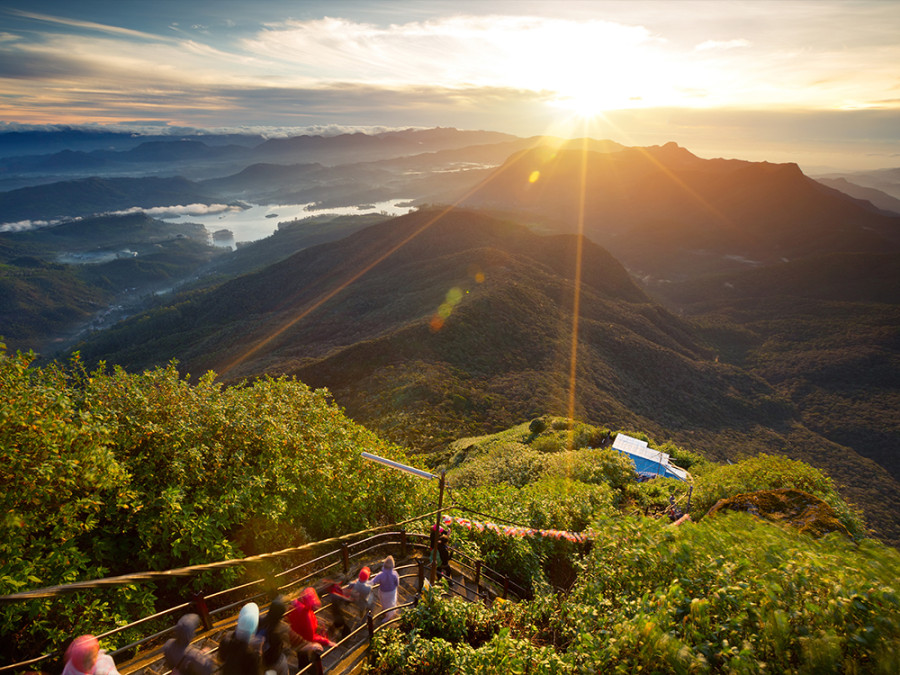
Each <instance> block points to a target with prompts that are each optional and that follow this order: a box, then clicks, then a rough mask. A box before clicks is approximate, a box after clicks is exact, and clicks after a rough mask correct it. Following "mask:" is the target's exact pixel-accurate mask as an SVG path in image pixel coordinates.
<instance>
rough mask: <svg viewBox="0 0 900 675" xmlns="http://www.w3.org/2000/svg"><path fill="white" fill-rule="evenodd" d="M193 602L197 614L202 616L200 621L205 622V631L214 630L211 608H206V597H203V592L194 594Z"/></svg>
mask: <svg viewBox="0 0 900 675" xmlns="http://www.w3.org/2000/svg"><path fill="white" fill-rule="evenodd" d="M192 602H193V603H194V609H195V610H197V614H198V615H199V616H200V621H202V622H203V630H212V621H210V618H209V608H208V607H207V606H206V596H205V595H203V591H197V592H196V593H194V597H193V600H192Z"/></svg>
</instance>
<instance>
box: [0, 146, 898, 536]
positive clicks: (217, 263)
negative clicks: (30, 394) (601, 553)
mask: <svg viewBox="0 0 900 675" xmlns="http://www.w3.org/2000/svg"><path fill="white" fill-rule="evenodd" d="M201 140H202V139H199V140H198V139H189V140H187V141H185V142H184V145H182V146H181V147H178V148H167V147H165V145H166V144H165V143H163V144H162V145H156V143H158V142H159V139H154V141H153V144H151V145H148V146H140V145H134V146H131V147H130V148H123V149H121V150H116V151H109V152H114V153H118V154H111V155H109V154H106V155H105V154H103V153H102V152H100V151H99V150H97V149H95V150H87V149H85V150H83V152H85V153H86V154H87V155H90V156H92V157H94V158H99V159H102V160H103V161H107V160H109V161H114V162H115V163H116V164H117V168H116V170H117V171H118V170H120V169H121V168H122V167H124V166H125V165H127V164H129V163H130V164H131V166H138V165H141V162H140V161H138V159H137V158H138V157H144V158H146V159H147V162H146V163H145V164H143V165H142V166H144V169H143V170H144V171H145V172H146V173H144V174H143V175H142V176H141V177H134V176H128V177H123V176H111V175H106V176H95V177H90V178H79V179H77V180H74V181H67V182H66V181H63V182H56V183H52V182H43V183H42V181H43V180H44V179H46V178H47V174H38V173H35V174H33V175H27V172H25V171H24V169H23V173H20V174H17V176H18V177H10V178H9V180H22V181H28V180H32V181H34V184H33V185H31V186H29V187H21V188H18V189H16V190H10V191H8V192H6V193H2V194H0V221H5V222H9V220H10V217H9V216H8V215H7V214H15V215H16V217H17V219H20V220H29V219H37V218H38V217H44V216H46V214H47V209H48V208H49V206H48V205H49V204H51V202H52V200H53V199H56V198H58V199H59V200H60V201H59V202H57V204H59V203H62V199H63V197H65V199H66V200H67V201H66V202H65V204H66V205H65V206H64V207H63V208H61V209H60V208H59V207H58V205H53V208H54V209H56V210H55V211H54V213H57V214H62V213H68V215H70V216H71V215H75V213H74V211H75V210H76V209H79V208H80V209H82V213H83V214H84V215H88V212H89V211H90V212H91V213H94V212H97V211H103V210H113V209H118V208H127V207H124V206H122V205H123V204H126V203H129V202H130V204H129V206H136V205H148V206H149V205H151V204H152V205H162V204H164V203H166V204H176V203H179V202H181V203H190V202H185V201H183V200H193V201H201V202H203V201H206V202H208V201H209V200H220V201H221V200H224V201H229V200H237V199H246V200H248V201H252V200H256V199H259V200H261V201H265V200H269V201H271V202H273V203H277V201H278V200H284V199H294V200H297V202H298V203H305V202H306V201H317V202H318V201H321V202H325V203H328V202H331V203H336V204H337V203H341V204H354V203H360V202H361V201H367V202H368V201H376V200H378V199H380V198H382V197H385V196H388V195H389V196H390V197H392V198H400V197H403V198H409V199H410V200H411V201H414V202H416V203H417V204H419V205H420V208H418V209H417V210H416V211H414V212H412V213H410V214H408V215H406V216H401V217H399V218H393V219H387V218H386V217H380V218H373V219H371V220H367V221H361V220H353V219H349V220H348V219H345V220H340V221H339V220H334V221H321V222H319V223H318V224H317V225H316V226H315V227H313V228H306V227H305V226H304V225H302V224H301V223H297V224H295V225H292V226H290V227H285V229H284V232H281V231H279V232H278V233H277V234H276V235H275V236H274V237H272V238H271V240H262V241H260V242H256V243H254V244H250V245H248V246H246V247H243V248H241V249H240V250H238V251H236V252H234V253H231V254H225V253H221V252H219V253H218V254H216V255H213V253H214V252H212V251H210V252H208V253H205V254H203V255H204V256H206V257H205V259H204V260H203V261H202V262H201V261H200V260H199V258H198V259H197V260H196V261H195V264H193V266H191V265H186V266H184V267H183V268H182V269H181V274H180V279H181V281H180V283H183V284H184V285H183V286H182V292H180V293H179V294H178V295H175V296H168V295H164V296H160V297H158V298H156V299H154V300H153V302H151V303H149V304H148V309H147V311H145V312H143V313H139V314H137V315H136V316H133V317H131V318H129V319H126V320H125V321H123V322H121V323H119V324H118V325H116V326H114V327H111V328H105V329H104V330H101V331H98V332H96V333H95V334H93V335H91V336H90V338H89V339H87V340H85V341H83V342H82V343H81V344H80V345H79V346H78V347H77V348H78V349H79V350H80V353H81V355H82V358H84V359H85V360H87V361H88V362H98V361H100V360H104V361H106V362H107V363H108V364H119V365H122V366H124V367H126V368H129V369H141V368H146V367H150V366H153V365H157V364H162V363H165V362H167V361H169V360H170V359H177V360H178V361H179V364H180V366H179V367H180V368H181V369H182V370H183V371H184V372H190V373H192V374H193V375H195V376H197V375H200V374H201V373H202V372H204V371H205V370H207V369H213V370H215V371H216V372H218V373H219V376H220V379H221V380H222V381H223V382H228V383H237V382H239V381H241V380H242V379H243V378H255V377H260V376H263V375H281V374H287V375H294V376H297V377H299V378H300V379H301V380H303V381H304V382H306V383H307V384H309V385H311V386H314V387H327V388H328V389H329V390H330V392H331V394H332V396H333V397H334V399H335V400H336V401H337V402H338V403H339V405H341V406H342V407H344V408H345V409H346V411H347V412H348V414H349V415H350V416H351V417H353V418H354V419H356V420H358V421H360V422H363V423H364V424H366V425H367V426H370V427H371V428H373V429H376V430H377V431H379V432H380V433H381V434H382V435H384V436H386V437H388V438H390V439H392V440H396V441H398V442H401V443H403V444H404V445H406V446H407V447H408V448H410V449H411V451H413V452H419V453H421V454H422V457H423V461H425V462H429V463H433V464H438V463H439V462H440V461H441V459H442V457H443V456H444V453H445V452H446V448H447V447H448V444H449V442H450V441H452V440H454V439H455V438H458V437H460V436H463V435H475V434H482V433H489V432H492V431H497V430H499V429H505V428H508V427H511V426H513V425H515V424H518V423H521V422H522V421H524V420H528V419H530V418H533V417H535V416H539V415H543V414H548V413H550V414H559V415H570V414H571V415H574V416H575V417H577V418H579V419H586V420H590V421H592V422H595V423H600V424H604V425H607V426H609V427H612V428H616V427H617V428H621V429H625V430H634V431H645V432H646V433H648V434H650V435H652V436H653V437H655V438H658V439H663V438H668V439H671V440H672V441H674V442H676V443H678V444H680V445H683V446H684V447H686V448H690V449H696V450H700V451H702V452H703V453H704V454H707V455H709V456H711V457H714V458H717V459H728V458H732V459H733V458H739V457H742V456H746V455H749V454H754V453H758V452H769V453H784V454H788V455H790V456H793V457H796V458H799V459H803V460H805V461H808V462H810V463H812V464H814V465H816V466H819V467H822V468H824V469H825V470H827V471H828V472H829V473H830V474H831V475H832V476H833V477H834V478H835V480H836V481H837V482H838V483H839V484H840V486H841V487H842V489H843V490H844V492H845V494H846V495H847V496H849V497H850V499H851V500H853V501H855V502H856V503H858V504H860V505H861V506H862V507H863V508H864V509H865V511H866V515H867V516H868V518H869V521H870V523H871V524H872V525H873V527H874V528H875V530H876V532H877V534H878V535H879V536H882V537H883V538H885V539H886V540H887V541H890V542H894V543H896V542H900V518H898V516H897V514H898V513H900V483H898V478H900V461H898V457H897V454H896V449H897V440H898V438H900V428H898V424H897V421H896V410H897V409H898V408H900V359H898V354H900V349H898V348H900V310H898V303H897V300H898V298H897V288H898V287H900V285H898V283H897V281H898V279H897V276H898V272H897V270H898V269H900V267H898V265H897V262H898V256H900V216H898V215H893V214H892V213H891V212H890V210H889V209H885V208H884V206H883V205H882V206H876V205H874V204H873V203H871V202H870V201H867V200H865V199H860V198H858V197H854V196H851V195H849V194H847V193H846V192H842V191H840V190H836V189H833V188H830V187H827V186H825V185H823V184H822V183H819V182H817V181H815V180H813V179H811V178H809V177H808V176H806V175H804V174H803V173H802V172H801V171H800V169H799V168H798V167H797V166H796V165H793V164H769V163H757V162H746V161H741V160H724V159H701V158H699V157H697V156H695V155H693V154H692V153H690V152H689V151H688V150H686V149H684V148H681V147H679V146H677V145H675V144H674V143H670V144H667V145H663V146H653V147H648V148H628V147H625V146H621V145H618V144H616V143H612V142H608V141H583V140H574V141H569V142H561V141H558V140H554V139H541V138H537V139H516V138H514V137H510V136H507V135H503V134H499V135H496V134H495V135H491V134H483V133H481V132H472V133H468V132H457V131H456V130H442V129H439V130H432V131H431V132H429V133H426V132H425V131H408V132H396V133H393V134H387V135H384V136H383V137H380V138H368V137H367V138H360V137H359V135H355V134H349V135H346V136H345V137H332V138H330V139H327V138H302V139H279V140H278V141H277V142H276V141H275V140H272V141H265V142H262V141H260V142H256V143H248V144H246V145H241V144H239V143H237V142H233V141H234V139H231V141H232V142H222V143H217V144H215V147H213V144H211V143H210V144H207V143H205V142H203V143H201V144H200V145H198V142H199V141H201ZM0 145H2V139H0ZM201 145H203V146H206V147H205V148H204V147H201ZM95 152H96V153H97V154H94V153H95ZM103 152H107V151H103ZM217 153H218V154H219V159H220V160H223V162H224V163H221V162H220V163H216V162H217V161H218V160H215V155H216V154H217ZM229 153H233V156H230V157H228V158H227V160H226V159H225V157H224V156H225V155H228V154H229ZM0 154H2V153H0ZM239 155H244V156H243V157H242V158H240V159H237V157H238V156H239ZM68 157H69V158H71V156H68ZM178 157H180V158H181V159H177V158H178ZM65 158H66V156H57V157H56V160H63V159H65ZM111 158H112V159H111ZM150 158H159V159H150ZM162 158H168V159H162ZM173 158H175V159H173ZM186 158H187V159H186ZM45 159H46V157H45ZM56 160H54V161H56ZM214 160H215V161H214ZM233 160H234V163H232V162H233ZM15 161H17V162H20V164H19V166H20V168H21V167H24V166H27V164H28V161H32V160H28V161H25V160H22V158H21V157H20V158H19V159H16V160H15ZM34 161H37V160H34ZM167 161H175V164H171V165H169V166H173V167H174V166H176V165H177V166H180V167H182V168H184V167H187V168H188V169H189V171H187V172H186V173H188V174H190V175H189V177H181V178H172V177H169V178H164V177H162V176H158V175H153V174H154V172H158V171H159V170H160V168H161V167H164V166H166V162H167ZM22 162H24V163H22ZM344 162H348V163H344ZM12 165H13V163H12V160H10V162H9V163H8V164H7V165H6V166H12ZM35 166H36V164H35ZM85 181H87V182H85ZM23 190H32V192H24V191H23ZM142 191H143V197H142V199H143V200H144V201H143V202H142V203H141V202H138V201H136V200H137V199H138V198H139V197H141V195H142ZM79 193H80V196H81V197H83V199H82V200H81V202H79ZM67 195H68V196H67ZM4 199H5V200H6V201H2V200H4ZM29 203H30V206H29ZM282 203H287V202H282ZM428 203H431V204H434V203H447V204H455V206H452V207H451V206H434V205H427V204H428ZM15 209H21V210H15ZM42 209H44V210H43V211H42ZM92 209H94V210H92ZM143 218H146V217H145V216H143ZM157 222H158V221H157ZM113 223H121V226H122V227H123V228H124V231H125V232H127V231H129V229H130V228H137V229H135V231H137V230H138V229H140V228H141V227H143V228H145V231H147V232H149V231H151V230H153V229H154V228H163V229H164V226H163V225H162V224H154V223H153V219H146V220H142V221H141V222H140V223H138V222H137V221H135V222H133V223H130V222H126V221H119V220H117V219H116V218H115V217H106V218H100V219H93V218H90V217H88V218H86V219H85V221H83V224H81V225H79V227H80V228H81V230H80V231H81V232H82V233H84V236H86V237H87V239H88V240H89V239H90V236H91V235H89V234H87V233H90V232H95V233H99V232H103V233H104V234H103V235H102V236H103V237H106V236H108V233H109V228H110V227H113ZM329 223H331V224H329ZM186 225H187V224H186ZM101 226H102V227H101ZM58 227H60V226H56V227H47V228H44V229H42V230H35V231H34V233H18V234H13V233H6V234H0V252H2V253H3V259H2V261H0V262H2V263H3V265H2V267H0V271H2V272H3V275H4V276H3V278H2V280H3V281H4V282H5V283H8V284H11V283H12V282H13V281H15V282H16V283H19V284H24V285H23V286H21V288H20V293H21V294H25V292H26V290H27V291H28V293H31V294H32V295H31V296H27V295H22V297H35V298H36V297H38V296H39V295H40V293H41V288H42V285H41V284H42V283H44V282H41V281H40V279H43V278H44V276H41V275H45V272H46V270H48V269H50V268H52V266H54V265H57V266H59V269H55V270H51V271H52V272H53V274H57V275H64V274H72V273H73V271H72V269H70V268H69V267H68V266H67V265H66V264H64V263H60V262H59V260H58V259H57V258H56V257H54V256H57V255H58V253H59V251H60V247H59V245H54V244H52V241H53V240H57V241H58V239H59V237H60V235H62V234H64V233H65V232H66V230H65V229H60V230H57V228H58ZM69 227H72V225H71V224H70V225H69ZM94 228H99V229H94ZM102 228H106V229H102ZM147 228H149V229H147ZM68 231H74V230H68ZM38 233H41V234H38ZM170 234H171V233H170ZM23 235H28V237H26V236H23ZM154 236H155V235H154ZM29 237H31V238H30V239H29ZM151 238H152V237H151ZM170 239H171V241H172V242H173V245H174V243H175V242H181V245H186V242H193V243H196V244H197V245H198V246H202V245H203V244H201V242H199V241H198V240H196V239H194V238H192V236H190V233H188V234H186V235H184V236H183V237H182V238H178V237H177V236H175V235H171V236H170ZM116 241H118V242H119V244H121V246H126V245H127V244H126V239H118V240H116ZM157 243H159V242H157ZM193 243H192V244H191V245H193ZM198 255H199V252H198ZM140 262H142V261H141V260H140V259H137V260H136V261H120V263H121V264H125V263H128V264H130V265H131V266H132V269H131V272H130V274H133V275H137V274H138V271H137V265H138V263H140ZM38 269H40V270H42V272H41V275H37V274H34V270H38ZM108 269H109V268H106V270H104V274H99V272H100V268H95V270H96V273H95V274H94V277H93V279H92V280H91V281H90V282H89V283H88V286H87V287H82V286H77V287H76V286H72V287H70V289H72V290H71V293H70V294H69V295H62V294H61V296H60V297H63V298H65V299H64V300H63V301H62V303H61V304H62V305H63V308H62V309H65V306H69V305H74V304H76V303H77V298H79V297H83V296H85V295H86V294H87V293H88V291H89V289H92V288H99V287H100V286H101V285H102V283H106V284H107V286H106V288H107V289H112V288H113V287H114V286H117V285H118V286H117V287H118V288H119V289H120V290H122V289H124V288H125V286H126V285H127V286H133V284H132V283H131V282H130V279H131V278H134V277H127V276H123V277H121V278H119V280H118V281H114V280H113V278H111V277H110V276H109V275H107V274H105V272H106V271H107V270H108ZM160 269H161V268H160ZM78 273H79V279H80V280H81V281H80V283H81V282H83V280H84V278H85V277H84V276H83V275H84V273H85V267H84V266H82V267H81V268H79V272H78ZM29 275H30V276H29ZM100 277H103V279H105V280H106V281H104V282H102V283H101V282H100V281H99V279H100ZM29 279H32V280H33V281H32V282H28V280H29ZM173 281H174V277H173ZM26 282H27V283H26ZM171 285H175V283H172V284H171ZM576 291H577V293H576ZM111 297H112V296H111V295H109V294H107V295H103V296H102V297H100V298H99V299H95V300H93V302H98V303H100V302H108V301H110V298H111ZM16 307H18V309H17V308H16ZM22 307H23V305H22V304H19V305H17V306H15V307H11V308H9V311H8V312H7V314H6V315H5V316H6V317H10V316H17V313H18V314H22V313H23V310H22V309H21V308H22ZM55 309H56V310H60V309H61V308H55ZM576 310H577V311H576ZM48 311H49V309H48ZM54 325H55V326H56V328H54V330H56V329H58V328H59V325H58V324H54ZM576 331H577V332H576ZM0 332H3V331H2V330H0ZM573 345H576V347H577V349H576V351H575V358H573V356H572V352H573V350H572V346H573Z"/></svg>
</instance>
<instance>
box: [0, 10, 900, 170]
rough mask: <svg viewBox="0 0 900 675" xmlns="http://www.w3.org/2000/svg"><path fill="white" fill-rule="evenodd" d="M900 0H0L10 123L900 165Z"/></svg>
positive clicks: (0, 99)
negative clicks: (513, 141)
mask: <svg viewBox="0 0 900 675" xmlns="http://www.w3.org/2000/svg"><path fill="white" fill-rule="evenodd" d="M898 36H900V2H897V1H894V0H867V1H862V0H860V1H854V2H851V1H841V2H838V1H834V0H827V1H826V0H796V1H794V0H780V1H778V2H768V1H767V0H744V1H741V2H738V1H729V0H691V1H688V0H684V1H681V0H668V1H665V2H642V1H640V0H631V1H626V0H619V1H604V0H594V1H584V2H566V1H564V0H554V1H549V0H545V1H543V2H528V1H519V2H503V1H494V2H491V1H490V0H454V1H453V2H444V1H442V0H433V1H429V0H405V1H390V2H379V1H378V0H367V1H365V2H358V1H357V2H343V1H341V0H331V1H329V2H320V1H306V0H293V1H287V0H282V1H274V0H272V1H270V0H253V1H251V0H246V1H242V2H234V1H232V0H197V1H194V0H178V1H177V2H176V1H172V0H153V1H152V2H149V1H137V0H135V1H132V0H112V1H99V0H78V1H77V2H73V1H71V0H59V1H49V0H4V1H3V3H2V4H0V131H2V130H4V129H5V130H9V129H17V128H20V125H61V124H64V125H95V126H110V127H112V128H119V127H124V128H130V129H148V128H152V129H154V131H155V132H159V130H160V129H161V128H170V129H173V130H177V129H180V128H182V127H190V128H198V129H212V130H243V131H263V132H265V133H270V134H276V133H281V134H284V133H294V132H295V130H298V129H313V130H319V131H325V132H329V131H331V132H337V131H341V130H347V129H382V128H384V129H392V128H406V127H433V126H444V127H457V128H461V129H488V130H494V131H503V132H507V133H513V134H516V135H520V136H532V135H538V134H554V135H560V136H569V137H573V136H581V135H590V136H592V137H595V138H610V139H612V140H615V141H617V142H620V143H624V144H626V145H653V144H661V143H666V142H669V141H675V142H676V143H678V144H680V145H682V146H684V147H687V148H688V149H689V150H691V151H692V152H694V153H695V154H698V155H700V156H705V157H718V156H723V157H741V158H744V159H752V160H769V161H796V162H798V163H800V164H801V166H803V167H804V168H805V169H807V168H835V169H863V168H879V167H896V166H900V39H898Z"/></svg>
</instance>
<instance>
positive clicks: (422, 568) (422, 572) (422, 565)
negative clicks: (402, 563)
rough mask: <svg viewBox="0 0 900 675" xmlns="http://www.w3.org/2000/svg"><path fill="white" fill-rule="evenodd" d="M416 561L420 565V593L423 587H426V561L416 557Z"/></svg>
mask: <svg viewBox="0 0 900 675" xmlns="http://www.w3.org/2000/svg"><path fill="white" fill-rule="evenodd" d="M416 562H417V563H418V565H419V593H421V592H422V589H423V588H425V561H424V560H422V559H421V558H416Z"/></svg>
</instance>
